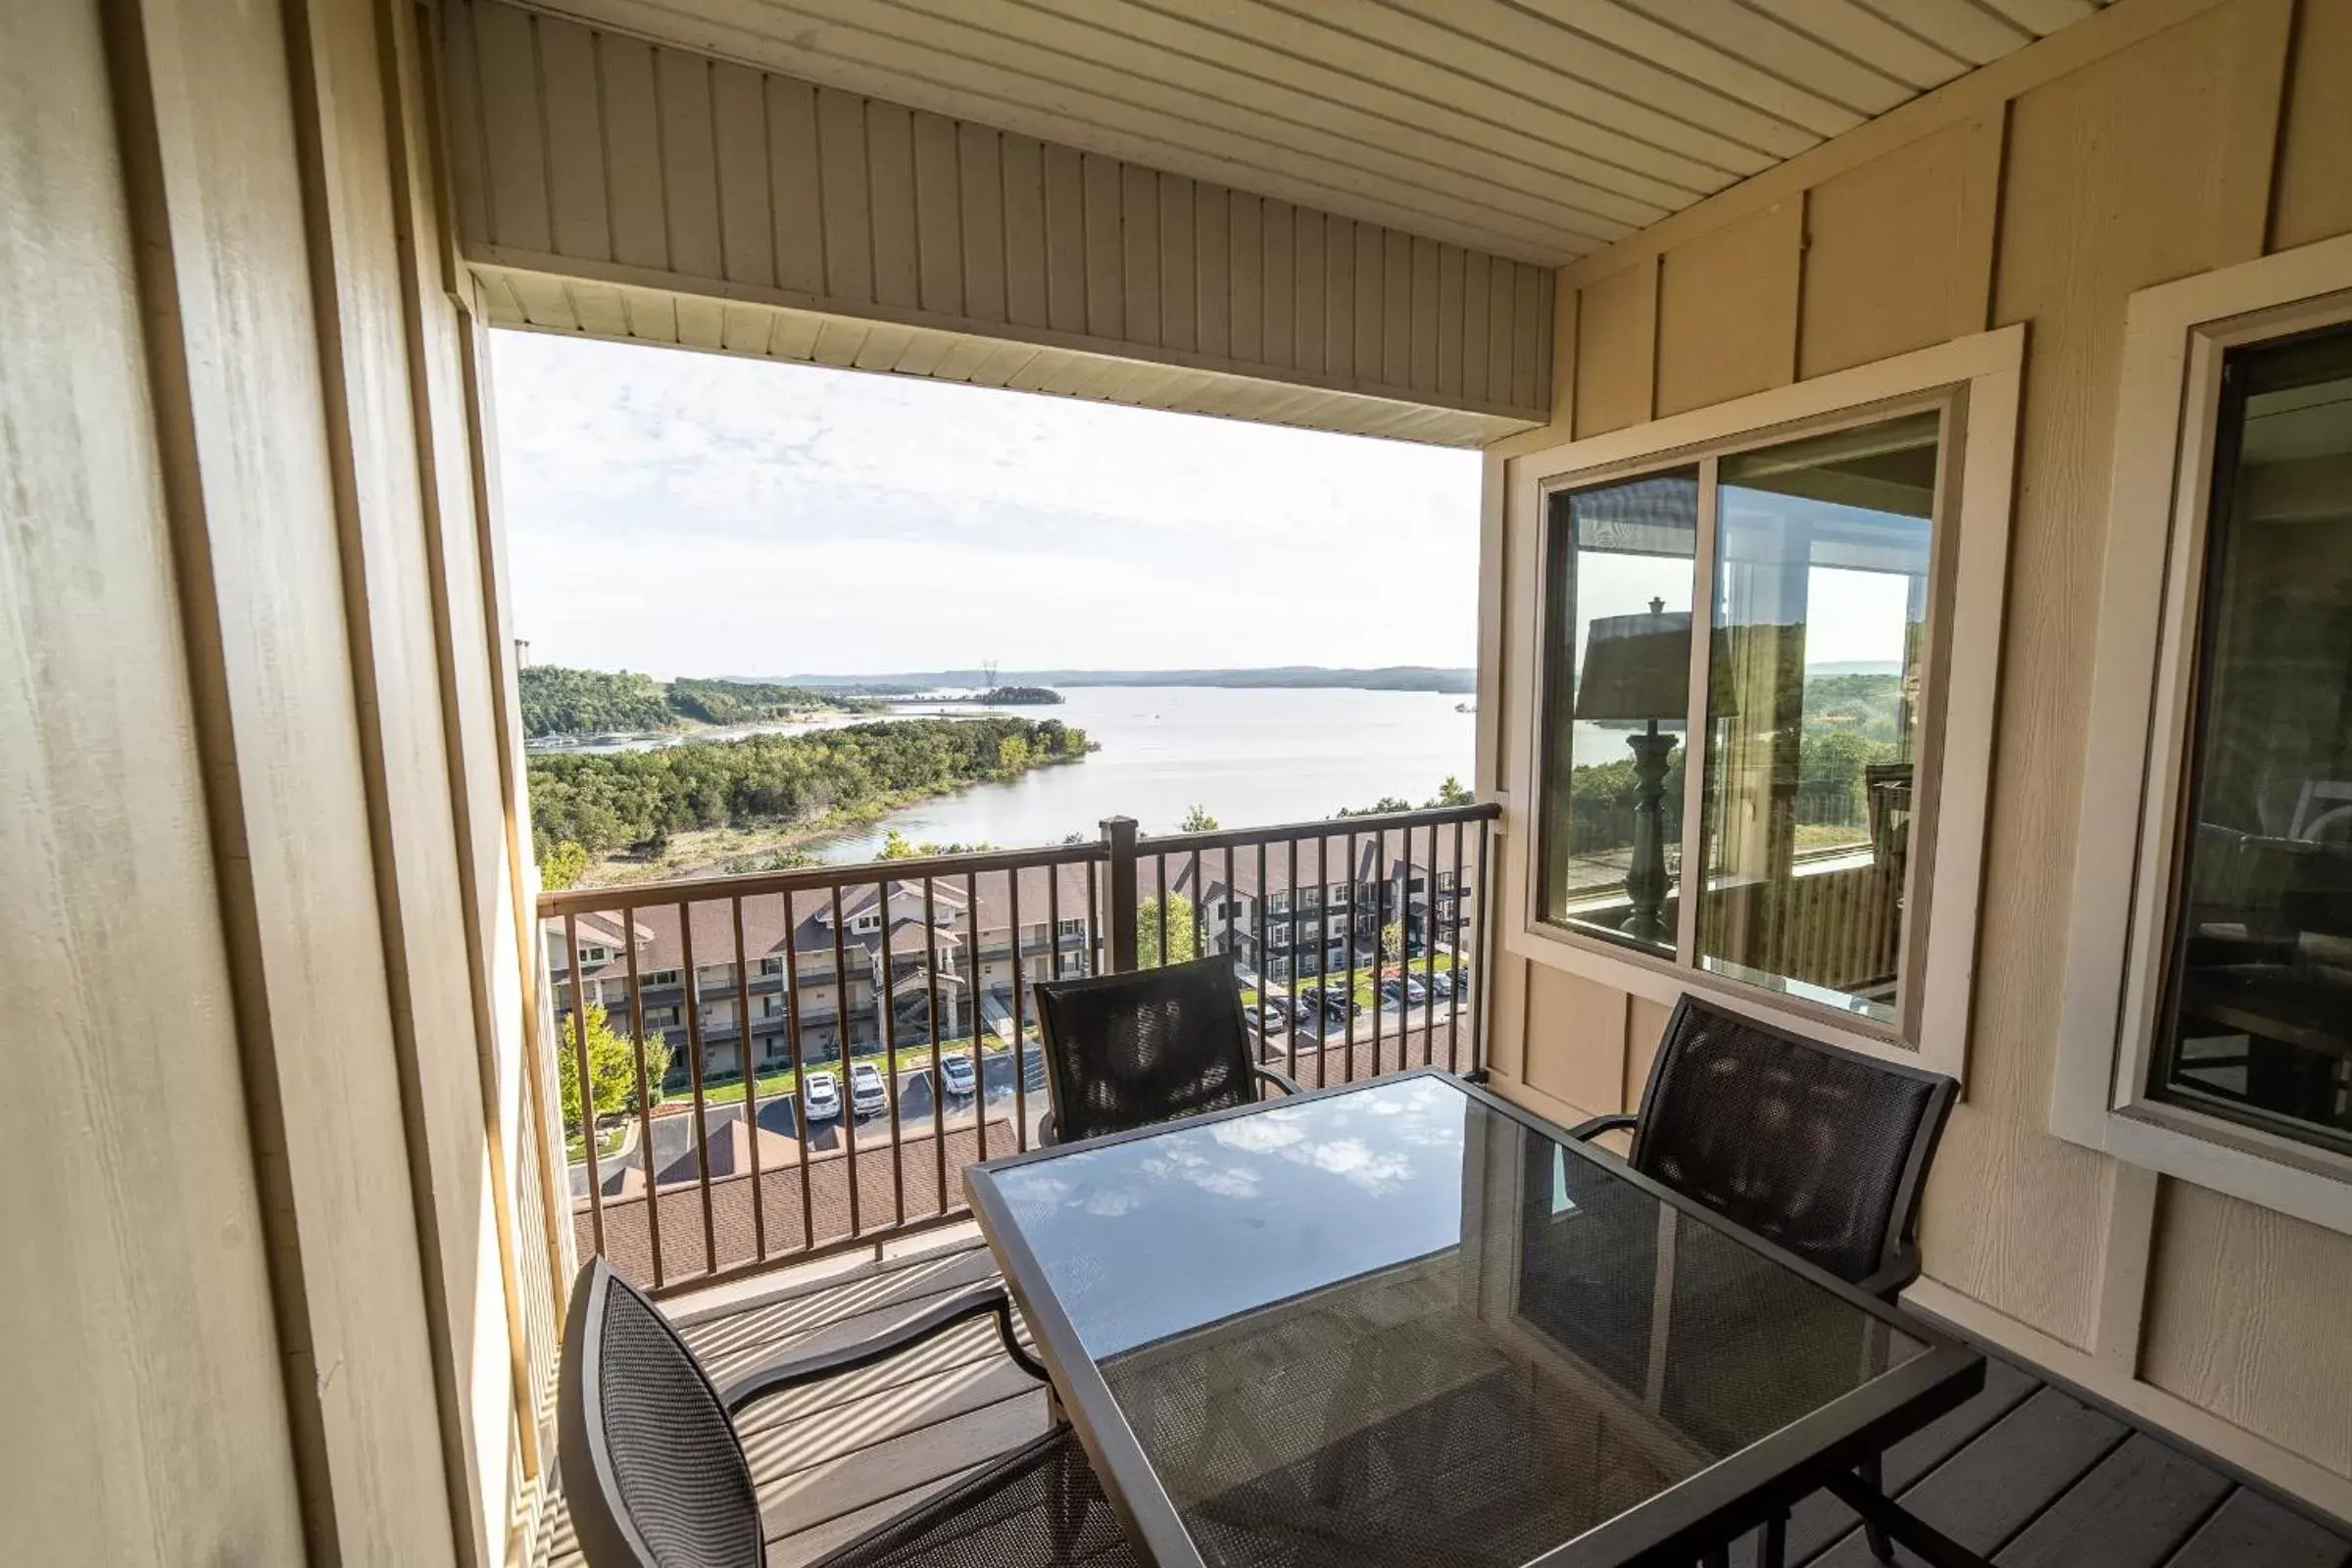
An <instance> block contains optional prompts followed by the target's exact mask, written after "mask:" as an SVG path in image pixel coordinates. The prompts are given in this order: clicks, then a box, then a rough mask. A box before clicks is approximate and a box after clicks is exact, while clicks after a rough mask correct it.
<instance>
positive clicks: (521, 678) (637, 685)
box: [516, 664, 860, 740]
mask: <svg viewBox="0 0 2352 1568" xmlns="http://www.w3.org/2000/svg"><path fill="white" fill-rule="evenodd" d="M516 684H517V685H518V686H519V687H520V688H521V692H520V696H521V701H522V732H523V734H524V735H526V736H528V737H530V738H532V739H534V740H536V739H538V738H540V737H542V736H547V735H582V734H595V733H600V732H604V731H616V732H621V733H630V734H634V733H641V732H645V731H653V730H671V729H692V728H695V727H696V726H698V725H704V724H747V723H752V722H755V721H757V720H760V719H774V718H787V717H790V716H792V715H794V714H796V713H803V712H808V711H811V710H818V709H853V710H855V709H858V708H859V707H860V705H859V704H858V703H857V702H855V701H852V700H849V699H848V698H847V696H846V694H844V693H841V692H838V691H831V690H827V691H811V690H809V688H807V687H805V686H778V685H774V684H771V683H767V682H746V681H735V680H709V679H705V680H695V679H691V678H688V677H684V676H681V677H679V678H678V679H676V680H669V681H660V680H655V679H654V678H653V677H652V676H650V675H640V674H638V673H636V672H635V671H633V670H626V669H622V670H601V669H566V668H564V666H563V665H561V664H526V665H524V666H523V667H522V668H521V669H520V670H518V671H516Z"/></svg>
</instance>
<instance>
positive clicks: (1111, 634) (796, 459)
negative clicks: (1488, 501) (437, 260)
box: [491, 332, 1479, 678]
mask: <svg viewBox="0 0 2352 1568" xmlns="http://www.w3.org/2000/svg"><path fill="white" fill-rule="evenodd" d="M491 341H492V350H491V365H492V370H493V375H494V383H493V384H494V391H495V396H496V399H497V429H498V443H499V466H500V481H501V490H502V494H503V497H504V505H505V522H506V531H507V537H508V541H509V547H510V551H511V572H512V585H513V592H514V600H515V634H516V635H517V636H519V637H522V638H525V639H527V640H528V641H529V643H530V645H531V658H532V659H533V661H534V662H545V663H557V664H570V665H578V666H582V667H586V668H593V669H618V668H627V669H635V670H642V671H644V672H646V673H648V674H652V675H655V676H658V677H663V678H668V677H674V676H678V675H770V676H772V675H786V674H802V673H809V674H853V673H865V674H873V673H886V672H889V671H893V670H919V669H967V668H973V667H976V666H977V665H978V664H979V663H980V662H982V661H984V660H986V661H994V662H997V663H998V664H1000V665H1002V666H1003V667H1005V668H1006V669H1021V668H1084V669H1095V668H1099V669H1144V668H1167V667H1178V666H1182V667H1215V668H1225V667H1242V666H1250V665H1262V664H1330V665H1377V664H1444V665H1467V664H1471V663H1474V662H1476V657H1477V641H1478V637H1477V619H1478V504H1479V457H1478V454H1477V453H1475V452H1459V451H1452V450H1446V449H1441V448H1435V447H1422V446H1411V445H1407V444H1404V443H1401V442H1395V441H1375V440H1369V439H1366V438H1363V437H1357V436H1340V435H1327V434H1323V433H1321V432H1318V431H1306V430H1291V429H1283V428H1278V427H1275V426H1271V425H1257V424H1249V423H1245V422H1242V421H1239V420H1231V419H1212V418H1205V417H1197V416H1190V415H1173V414H1162V413H1156V412H1151V411H1145V410H1139V409H1128V408H1120V407H1116V406H1112V405H1107V404H1098V403H1088V402H1081V401H1078V400H1075V399H1070V398H1055V397H1046V396H1042V395H1039V394H1034V393H1021V392H1005V391H997V390H992V389H988V388H981V387H972V386H965V385H961V384H957V383H951V382H935V381H928V380H924V379H922V378H920V377H914V376H894V375H878V374H872V373H867V372H863V371H856V370H833V369H828V368H822V367H816V366H803V365H790V364H783V363H777V362H769V361H759V360H747V359H735V358H728V357H724V356H720V355H715V354H700V353H691V352H686V351H681V350H677V349H664V348H653V347H646V346H639V345H628V344H614V343H600V342H593V341H589V340H586V339H575V338H564V337H556V336H551V335H543V334H535V333H518V332H494V333H493V334H492V335H491Z"/></svg>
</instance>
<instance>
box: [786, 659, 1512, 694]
mask: <svg viewBox="0 0 2352 1568" xmlns="http://www.w3.org/2000/svg"><path fill="white" fill-rule="evenodd" d="M760 678H761V679H763V680H768V679H773V678H774V677H760ZM781 679H782V682H783V683H784V684H786V685H791V686H800V687H808V688H811V689H814V690H819V691H831V692H842V693H854V694H856V695H858V696H861V697H881V696H890V695H894V694H904V693H909V692H918V691H928V690H931V689H933V688H935V687H940V686H981V685H986V684H988V682H987V681H985V680H984V679H983V677H982V675H981V672H980V671H979V670H976V669H915V670H897V671H893V672H891V673H887V674H872V675H786V676H783V677H782V678H781ZM997 683H998V684H1002V685H1006V686H1012V685H1019V686H1056V687H1066V686H1221V687H1290V688H1301V689H1303V688H1334V687H1348V688H1353V689H1356V690H1361V691H1377V692H1461V693H1467V692H1474V691H1476V690H1478V672H1477V671H1476V670H1474V669H1470V668H1467V667H1464V668H1456V669H1448V668H1444V667H1441V666H1438V665H1433V664H1388V665H1384V666H1382V667H1380V668H1377V669H1331V668H1327V667H1325V666H1323V665H1320V664H1277V665H1273V666H1269V667H1263V668H1255V669H1001V670H998V671H997Z"/></svg>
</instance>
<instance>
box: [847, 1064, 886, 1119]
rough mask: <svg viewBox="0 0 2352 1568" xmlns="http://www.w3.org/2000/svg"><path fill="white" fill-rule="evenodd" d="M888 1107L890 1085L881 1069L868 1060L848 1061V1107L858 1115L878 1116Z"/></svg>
mask: <svg viewBox="0 0 2352 1568" xmlns="http://www.w3.org/2000/svg"><path fill="white" fill-rule="evenodd" d="M889 1108H890V1085H889V1083H888V1082H887V1081H885V1080H884V1078H883V1076H882V1069H881V1068H879V1067H877V1066H875V1065H874V1064H873V1063H872V1062H870V1061H853V1062H851V1063H850V1109H852V1110H854V1111H856V1112H857V1113H858V1115H860V1116H879V1115H880V1114H882V1112H884V1111H886V1110H888V1109H889Z"/></svg>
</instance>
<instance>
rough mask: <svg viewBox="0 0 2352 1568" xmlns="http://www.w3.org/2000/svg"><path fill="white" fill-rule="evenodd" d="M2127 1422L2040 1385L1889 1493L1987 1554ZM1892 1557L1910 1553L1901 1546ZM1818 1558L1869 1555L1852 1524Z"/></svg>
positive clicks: (1907, 1558) (1844, 1562) (2067, 1485)
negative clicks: (1968, 1441)
mask: <svg viewBox="0 0 2352 1568" xmlns="http://www.w3.org/2000/svg"><path fill="white" fill-rule="evenodd" d="M2130 1435H2131V1428H2129V1427H2127V1426H2125V1425H2124V1424H2123V1423H2122V1422H2121V1421H2118V1420H2116V1419H2115V1418H2114V1417H2113V1416H2111V1415H2108V1414H2107V1413H2105V1412H2104V1411H2101V1410H2094V1409H2091V1408H2090V1407H2089V1406H2088V1405H2085V1404H2081V1403H2078V1402H2077V1401H2075V1400H2074V1399H2072V1398H2070V1397H2067V1396H2066V1395H2064V1394H2062V1393H2060V1392H2059V1391H2058V1390H2056V1389H2052V1388H2043V1389H2041V1390H2039V1391H2037V1392H2036V1393H2035V1394H2034V1397H2032V1398H2029V1399H2028V1400H2026V1402H2025V1403H2023V1404H2021V1405H2019V1406H2018V1407H2017V1408H2016V1409H2014V1410H2012V1411H2010V1412H2009V1413H2008V1414H2007V1415H2005V1416H2003V1417H2002V1418H2001V1419H2000V1420H1999V1421H1996V1422H1994V1423H1993V1424H1992V1425H1991V1426H1990V1427H1988V1428H1986V1429H1985V1432H1984V1433H1983V1435H1981V1436H1980V1437H1978V1438H1977V1440H1976V1441H1975V1442H1973V1443H1971V1444H1969V1445H1968V1446H1966V1447H1964V1448H1962V1449H1961V1450H1960V1451H1959V1452H1958V1453H1956V1454H1954V1455H1953V1456H1952V1457H1951V1458H1949V1459H1947V1460H1945V1461H1944V1462H1943V1463H1942V1464H1940V1465H1937V1466H1936V1468H1935V1469H1934V1470H1932V1471H1930V1472H1929V1473H1928V1474H1927V1475H1926V1476H1925V1477H1923V1478H1922V1479H1921V1480H1920V1481H1919V1482H1918V1484H1917V1485H1915V1486H1912V1487H1908V1488H1904V1489H1901V1490H1899V1491H1896V1492H1895V1496H1896V1499H1897V1500H1898V1501H1900V1502H1901V1503H1902V1505H1903V1506H1904V1507H1905V1508H1907V1509H1909V1510H1910V1511H1911V1513H1912V1514H1913V1515H1914V1516H1916V1517H1917V1518H1919V1519H1920V1520H1921V1521H1922V1522H1924V1523H1926V1524H1929V1525H1932V1526H1933V1527H1935V1528H1936V1529H1937V1530H1940V1531H1942V1532H1943V1533H1944V1534H1945V1535H1946V1536H1949V1537H1950V1538H1951V1539H1952V1540H1954V1541H1956V1542H1958V1543H1959V1544H1961V1545H1963V1546H1966V1547H1967V1548H1969V1549H1970V1550H1971V1551H1974V1552H1977V1553H1979V1554H1980V1555H1983V1556H1985V1557H1990V1556H1992V1555H1993V1554H1995V1553H1996V1552H1998V1551H1999V1550H2000V1549H2001V1548H2002V1547H2003V1546H2005V1545H2006V1544H2008V1543H2009V1541H2010V1539H2011V1538H2012V1537H2014V1536H2016V1535H2017V1534H2018V1533H2019V1532H2020V1531H2022V1530H2024V1529H2025V1528H2026V1526H2028V1525H2030V1524H2032V1523H2033V1522H2034V1519H2036V1518H2037V1517H2039V1516H2040V1514H2041V1513H2042V1511H2043V1510H2044V1509H2046V1508H2048V1507H2049V1506H2050V1505H2051V1504H2053V1503H2054V1502H2056V1501H2057V1500H2058V1498H2059V1497H2061V1496H2063V1495H2065V1494H2066V1492H2067V1491H2068V1490H2069V1489H2071V1488H2072V1487H2073V1486H2074V1485H2075V1483H2077V1482H2078V1481H2080V1480H2082V1478H2083V1477H2084V1476H2086V1475H2088V1474H2089V1473H2090V1471H2091V1470H2092V1468H2093V1467H2094V1466H2096V1465H2097V1464H2098V1463H2099V1461H2100V1460H2102V1459H2104V1458H2106V1457H2107V1455H2108V1454H2109V1453H2110V1452H2112V1451H2113V1450H2114V1449H2116V1448H2117V1447H2119V1446H2122V1445H2123V1443H2124V1441H2125V1440H2126V1439H2127V1438H2128V1437H2130ZM1895 1557H1896V1560H1897V1561H1898V1562H1904V1563H1909V1562H1911V1561H1913V1559H1912V1558H1911V1555H1910V1554H1909V1553H1908V1552H1903V1551H1898V1552H1896V1554H1895ZM1819 1560H1820V1561H1821V1562H1822V1563H1823V1564H1824V1565H1825V1568H1869V1565H1870V1563H1871V1561H1872V1559H1871V1555H1870V1552H1869V1549H1868V1548H1867V1547H1866V1546H1865V1544H1863V1540H1862V1537H1861V1534H1860V1533H1859V1532H1856V1533H1854V1534H1852V1535H1849V1536H1847V1537H1846V1538H1845V1539H1844V1540H1843V1541H1841V1542H1839V1543H1838V1546H1837V1547H1836V1548H1835V1549H1834V1550H1832V1551H1830V1552H1829V1553H1827V1554H1826V1555H1824V1556H1823V1557H1821V1558H1820V1559H1819Z"/></svg>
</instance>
